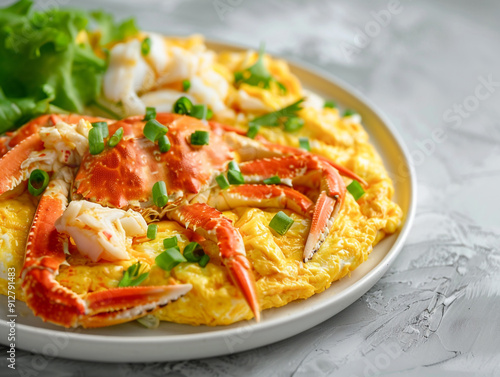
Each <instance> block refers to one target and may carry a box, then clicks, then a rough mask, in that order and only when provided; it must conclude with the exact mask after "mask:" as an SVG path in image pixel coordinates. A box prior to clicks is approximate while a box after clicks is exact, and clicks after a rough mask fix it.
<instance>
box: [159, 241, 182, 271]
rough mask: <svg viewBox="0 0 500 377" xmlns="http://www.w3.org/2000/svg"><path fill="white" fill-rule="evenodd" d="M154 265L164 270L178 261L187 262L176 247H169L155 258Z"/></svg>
mask: <svg viewBox="0 0 500 377" xmlns="http://www.w3.org/2000/svg"><path fill="white" fill-rule="evenodd" d="M155 262H156V265H157V266H158V267H160V268H161V269H163V270H165V271H170V270H171V269H172V268H174V267H175V266H177V265H178V264H179V263H182V262H187V259H186V258H184V256H183V255H182V254H181V252H180V251H179V248H178V247H171V248H170V249H167V250H165V251H164V252H163V253H161V254H160V255H158V256H157V257H156V258H155Z"/></svg>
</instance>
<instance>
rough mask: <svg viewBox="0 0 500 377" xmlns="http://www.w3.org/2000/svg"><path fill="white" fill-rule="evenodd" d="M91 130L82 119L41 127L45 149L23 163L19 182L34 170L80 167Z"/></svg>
mask: <svg viewBox="0 0 500 377" xmlns="http://www.w3.org/2000/svg"><path fill="white" fill-rule="evenodd" d="M91 128H92V125H91V124H90V123H89V122H88V121H86V120H83V119H81V120H80V121H79V122H78V123H77V124H68V123H65V122H59V123H57V124H56V125H54V126H53V127H42V128H41V129H40V131H39V134H40V139H41V140H42V141H43V143H44V147H45V148H44V149H43V150H41V151H34V152H31V153H30V155H29V156H28V158H27V159H26V160H24V161H23V163H22V164H21V170H22V176H21V177H20V180H19V182H22V181H24V180H26V179H28V178H29V176H30V174H31V172H32V171H33V170H35V169H42V170H44V171H59V170H61V169H62V168H63V167H64V166H73V167H75V166H78V165H80V162H81V159H82V156H83V154H84V153H85V152H86V151H87V150H88V148H89V140H88V135H89V130H90V129H91ZM19 182H17V183H16V185H17V184H18V183H19Z"/></svg>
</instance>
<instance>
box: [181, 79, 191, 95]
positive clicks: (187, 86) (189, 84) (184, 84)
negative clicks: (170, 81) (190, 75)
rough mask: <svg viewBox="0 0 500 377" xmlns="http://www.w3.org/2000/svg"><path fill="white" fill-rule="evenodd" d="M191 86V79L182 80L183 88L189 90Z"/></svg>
mask: <svg viewBox="0 0 500 377" xmlns="http://www.w3.org/2000/svg"><path fill="white" fill-rule="evenodd" d="M189 88H191V81H189V80H182V90H183V91H185V92H187V91H188V90H189Z"/></svg>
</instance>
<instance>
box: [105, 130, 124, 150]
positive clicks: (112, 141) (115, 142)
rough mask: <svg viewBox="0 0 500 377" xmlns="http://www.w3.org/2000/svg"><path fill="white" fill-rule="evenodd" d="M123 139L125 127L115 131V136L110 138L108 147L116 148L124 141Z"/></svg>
mask: <svg viewBox="0 0 500 377" xmlns="http://www.w3.org/2000/svg"><path fill="white" fill-rule="evenodd" d="M122 137H123V127H120V128H118V129H117V130H116V131H115V133H114V134H113V136H111V137H110V138H109V140H108V146H109V147H111V148H113V147H116V146H117V145H118V143H119V142H120V140H121V139H122Z"/></svg>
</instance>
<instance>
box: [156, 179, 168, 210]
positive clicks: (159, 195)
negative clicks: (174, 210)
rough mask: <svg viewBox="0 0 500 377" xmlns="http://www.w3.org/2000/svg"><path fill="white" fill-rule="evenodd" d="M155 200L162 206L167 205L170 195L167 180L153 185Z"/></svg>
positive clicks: (157, 204)
mask: <svg viewBox="0 0 500 377" xmlns="http://www.w3.org/2000/svg"><path fill="white" fill-rule="evenodd" d="M153 202H154V204H155V205H156V206H158V207H160V208H161V207H165V206H166V205H167V202H168V195H167V186H166V185H165V182H163V181H158V182H156V183H155V184H154V185H153Z"/></svg>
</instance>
